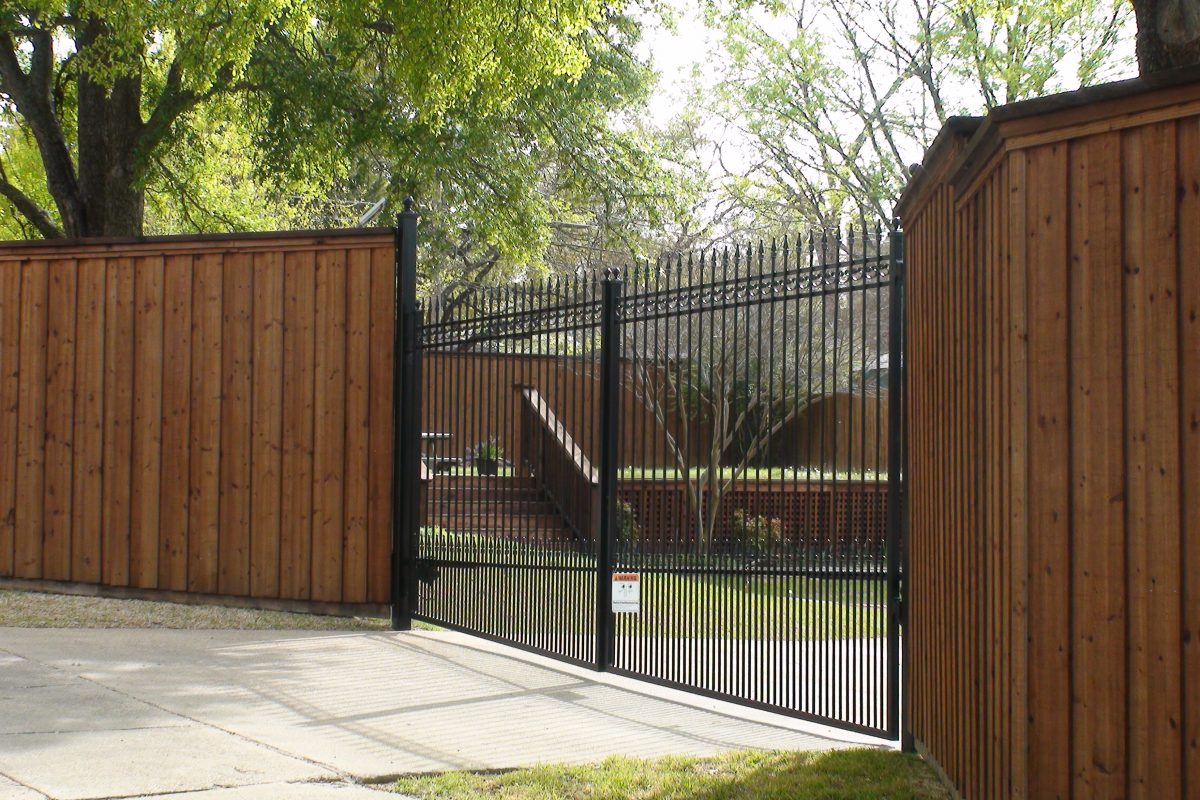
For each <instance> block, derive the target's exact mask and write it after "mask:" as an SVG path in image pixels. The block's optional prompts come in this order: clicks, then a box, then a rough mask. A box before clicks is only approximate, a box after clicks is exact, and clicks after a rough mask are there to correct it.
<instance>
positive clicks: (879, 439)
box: [393, 215, 903, 738]
mask: <svg viewBox="0 0 1200 800" xmlns="http://www.w3.org/2000/svg"><path fill="white" fill-rule="evenodd" d="M415 230H416V228H415V218H414V217H413V216H411V215H404V216H403V217H402V220H401V230H400V242H399V245H400V246H399V248H398V253H399V256H398V258H399V260H400V262H401V264H400V266H401V280H400V290H399V295H400V302H401V308H402V324H401V325H400V326H399V328H398V330H399V339H400V340H401V341H398V347H400V348H402V349H401V350H399V352H400V353H401V359H400V365H401V366H400V369H399V370H398V372H399V376H398V378H399V382H400V387H399V389H400V391H398V393H397V396H398V397H400V406H399V409H398V416H397V419H398V421H399V424H398V426H397V447H398V453H399V459H400V464H399V469H398V470H397V473H398V475H400V476H401V477H400V479H399V481H398V486H397V491H398V493H399V497H398V506H397V507H398V509H399V514H398V526H399V529H398V543H399V546H398V547H397V552H396V554H395V558H396V561H395V564H394V570H393V571H394V574H395V575H396V581H397V598H398V605H397V609H398V611H397V614H398V619H397V620H396V623H397V624H398V625H399V626H401V627H403V626H405V625H406V624H407V622H408V620H409V619H417V620H422V621H424V622H428V623H432V624H434V625H438V626H443V627H446V628H451V629H455V630H460V631H465V632H468V633H471V634H474V635H478V636H482V637H486V638H489V639H493V640H496V641H499V642H503V643H506V644H510V645H515V646H518V647H522V648H525V649H528V650H531V651H534V652H537V653H541V654H544V655H549V656H552V657H554V658H558V659H561V660H564V661H569V662H572V663H575V664H580V665H586V666H589V667H593V668H595V669H600V670H608V671H611V672H615V673H620V674H623V675H628V676H632V677H636V678H641V679H645V680H649V681H653V682H656V683H660V684H664V685H667V686H672V687H677V688H682V689H686V690H689V691H693V692H696V693H700V694H704V695H708V696H712V697H716V698H720V699H725V700H732V701H735V702H739V703H744V704H747V705H751V706H755V707H759V708H763V709H767V710H771V711H776V712H782V713H785V714H790V715H794V716H798V717H803V718H806V719H810V720H814V721H819V722H823V723H827V724H831V725H835V726H839V727H842V728H846V729H851V730H855V731H859V732H864V733H870V734H875V735H880V736H887V737H892V738H894V737H895V736H896V735H897V732H898V705H899V704H898V695H899V688H898V687H899V674H898V673H899V665H900V657H899V656H900V622H901V619H900V615H901V612H902V608H901V603H900V583H901V578H902V563H901V554H902V548H901V540H900V536H901V530H900V528H901V519H902V515H901V513H900V504H901V502H902V483H901V480H900V479H901V470H902V462H903V459H902V455H903V454H902V452H901V449H902V443H903V437H902V435H901V434H902V431H901V425H902V414H901V411H902V409H901V403H902V399H903V385H902V384H903V381H902V370H901V367H902V364H901V356H900V354H901V351H902V342H901V324H900V320H901V303H902V297H903V277H902V253H901V246H902V245H901V241H902V240H901V235H900V233H899V232H898V231H896V230H894V229H891V228H884V227H882V226H874V227H867V226H862V227H858V228H855V229H853V230H851V231H842V232H839V233H837V234H834V233H826V234H819V235H816V236H811V237H803V238H793V239H787V240H780V241H775V242H770V243H764V244H759V245H757V246H749V247H747V246H740V245H735V246H730V247H728V248H720V249H713V250H708V251H705V252H702V253H695V254H691V255H676V256H671V257H669V258H663V259H660V260H659V261H658V262H657V263H654V264H649V265H641V266H635V267H633V268H629V269H626V270H623V271H621V272H617V271H610V272H605V273H602V274H595V273H588V274H582V273H581V274H577V275H568V276H556V277H552V278H548V279H546V280H544V281H541V282H536V283H535V282H526V283H521V284H511V285H505V286H499V287H477V288H473V289H471V290H470V291H468V292H466V293H464V294H461V295H458V296H456V297H452V298H448V299H445V298H443V299H441V300H439V302H438V303H436V304H432V303H431V304H430V305H429V307H426V308H421V307H418V306H417V304H416V303H415V301H414V300H413V298H414V296H415V288H416V284H415V261H416V258H415Z"/></svg>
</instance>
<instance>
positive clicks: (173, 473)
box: [158, 255, 192, 591]
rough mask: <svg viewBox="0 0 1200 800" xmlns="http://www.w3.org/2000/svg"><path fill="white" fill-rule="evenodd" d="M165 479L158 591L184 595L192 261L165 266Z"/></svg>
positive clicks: (173, 259)
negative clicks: (168, 590)
mask: <svg viewBox="0 0 1200 800" xmlns="http://www.w3.org/2000/svg"><path fill="white" fill-rule="evenodd" d="M162 361H163V377H162V466H161V469H162V476H161V478H160V483H161V497H162V501H161V503H160V507H159V525H160V530H161V533H160V535H159V550H158V588H160V589H171V590H174V591H183V590H184V589H186V588H187V585H188V580H187V571H188V549H187V542H188V484H189V477H188V472H189V469H190V465H191V459H190V458H189V457H188V452H189V444H190V441H191V438H190V431H191V424H190V418H191V403H190V393H191V387H192V257H191V256H187V255H172V256H168V257H167V258H166V262H165V264H164V267H163V353H162Z"/></svg>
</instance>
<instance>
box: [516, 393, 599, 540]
mask: <svg viewBox="0 0 1200 800" xmlns="http://www.w3.org/2000/svg"><path fill="white" fill-rule="evenodd" d="M516 388H517V391H518V392H519V393H520V395H521V414H520V437H521V453H522V459H523V460H524V462H525V466H526V467H527V468H528V469H529V471H530V473H531V474H532V475H533V477H534V478H535V479H536V480H537V482H538V487H539V488H540V489H541V490H542V491H544V492H545V493H546V496H547V497H549V498H550V501H551V502H552V503H553V504H554V506H555V508H557V509H558V512H559V513H560V514H561V515H562V517H563V519H564V520H566V522H567V524H568V525H569V526H570V528H571V530H572V531H574V533H575V535H576V536H578V537H579V538H580V540H581V541H584V542H590V541H592V537H593V536H594V534H595V532H596V531H597V530H598V527H599V521H598V518H597V514H599V512H600V497H599V496H600V473H599V472H597V471H596V469H595V468H594V467H593V466H592V462H591V461H589V460H588V457H587V456H586V455H584V453H583V449H582V448H581V447H579V445H578V444H576V442H575V440H574V439H573V438H572V437H571V434H570V433H568V432H567V429H566V426H564V425H563V424H562V423H561V422H559V420H558V417H557V416H556V415H555V413H554V411H552V410H551V408H550V405H549V404H548V403H547V402H546V400H545V399H544V398H543V397H542V396H541V394H539V393H538V390H537V389H534V388H533V387H532V386H523V385H520V384H518V385H517V387H516Z"/></svg>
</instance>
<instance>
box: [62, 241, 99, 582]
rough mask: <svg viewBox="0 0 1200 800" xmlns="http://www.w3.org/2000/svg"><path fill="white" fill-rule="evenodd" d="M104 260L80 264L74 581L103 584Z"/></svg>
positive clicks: (75, 440) (72, 526)
mask: <svg viewBox="0 0 1200 800" xmlns="http://www.w3.org/2000/svg"><path fill="white" fill-rule="evenodd" d="M106 275H107V269H106V267H105V263H104V259H101V258H95V259H86V260H84V261H80V262H79V275H78V293H77V296H78V298H79V299H78V302H77V313H78V323H77V326H76V331H75V341H76V353H77V355H76V358H75V430H74V435H73V441H74V449H75V462H74V470H73V475H72V484H73V485H72V491H71V494H72V501H71V580H74V581H82V582H84V583H99V582H100V579H101V576H102V573H101V569H100V568H101V554H102V547H101V533H102V531H103V515H102V508H103V502H104V473H103V470H104V307H105V298H106V296H107V293H106V292H105V285H106Z"/></svg>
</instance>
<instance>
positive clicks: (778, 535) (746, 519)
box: [731, 508, 783, 555]
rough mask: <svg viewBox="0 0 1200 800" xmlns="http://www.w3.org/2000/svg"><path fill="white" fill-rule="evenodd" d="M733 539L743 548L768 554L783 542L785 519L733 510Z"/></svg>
mask: <svg viewBox="0 0 1200 800" xmlns="http://www.w3.org/2000/svg"><path fill="white" fill-rule="evenodd" d="M731 533H732V539H733V541H734V542H735V543H737V545H738V546H740V547H741V548H742V549H743V550H748V551H752V552H756V553H760V554H763V555H767V554H769V553H771V552H772V551H774V550H776V549H778V548H779V546H780V545H782V544H783V520H781V519H779V518H778V517H765V516H761V515H758V516H751V515H750V514H747V513H746V512H745V511H744V510H743V509H740V508H739V509H737V510H736V511H734V512H733V525H732V527H731Z"/></svg>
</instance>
